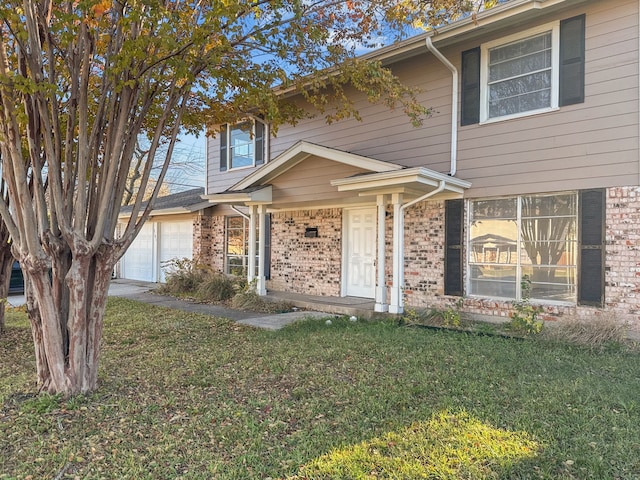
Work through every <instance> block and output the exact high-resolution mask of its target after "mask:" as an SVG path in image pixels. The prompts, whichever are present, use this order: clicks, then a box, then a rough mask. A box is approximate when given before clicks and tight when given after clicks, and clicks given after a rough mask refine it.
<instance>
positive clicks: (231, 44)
mask: <svg viewBox="0 0 640 480" xmlns="http://www.w3.org/2000/svg"><path fill="white" fill-rule="evenodd" d="M469 7H470V2H468V1H466V0H441V1H428V2H414V1H398V0H378V1H364V0H347V1H332V0H314V1H307V0H272V1H268V0H252V1H244V0H242V1H241V0H224V1H221V0H205V1H202V2H181V1H177V0H82V1H76V0H73V1H66V0H65V1H63V0H22V1H20V0H7V1H5V2H3V4H2V6H0V156H1V158H2V177H3V179H4V180H5V181H6V184H7V187H8V196H7V197H6V199H5V201H1V202H0V217H1V218H2V221H3V222H4V225H5V227H6V229H7V231H8V233H9V234H10V237H11V241H12V244H13V252H14V254H15V255H16V257H17V258H18V259H19V261H20V263H21V266H22V269H23V271H24V275H25V277H26V279H27V283H28V285H29V289H28V292H27V309H28V313H29V317H30V321H31V327H32V333H33V338H34V345H35V350H36V361H37V373H38V384H39V387H40V389H41V390H43V391H47V392H52V393H62V394H64V395H72V394H76V393H79V392H88V391H91V390H93V389H95V388H96V382H97V376H98V359H99V356H100V339H101V336H102V329H103V316H104V311H105V304H106V299H107V290H108V287H109V282H110V278H111V273H112V270H113V268H114V265H115V263H116V261H117V260H118V258H119V257H120V256H121V255H122V254H123V252H124V251H125V250H126V248H127V247H128V246H129V245H130V244H131V242H132V241H133V239H134V238H135V235H136V234H137V233H138V232H139V230H140V229H141V227H142V224H143V223H144V222H145V220H146V219H147V217H148V215H149V213H150V210H151V208H153V202H154V200H155V198H156V197H157V194H158V191H159V188H160V186H161V185H162V181H163V177H164V175H165V172H166V169H167V165H168V162H169V160H170V158H171V155H172V152H173V149H174V146H175V144H176V137H177V135H178V134H179V133H180V131H181V129H185V130H187V131H194V130H200V129H201V128H202V127H203V126H206V125H213V124H219V123H222V122H227V121H233V120H235V119H238V118H241V117H242V116H243V115H246V113H247V112H251V113H252V114H254V115H260V116H262V117H264V118H265V119H266V120H268V121H269V122H271V123H272V124H274V125H277V124H280V123H282V122H294V121H295V120H296V119H298V118H300V116H301V115H303V112H302V111H300V110H299V109H298V108H296V107H295V106H293V105H290V104H288V103H286V102H285V101H284V100H283V97H282V96H281V95H279V92H281V91H283V90H282V88H285V89H288V90H289V89H295V88H304V91H305V92H306V97H307V99H308V101H309V102H310V103H312V104H315V106H316V107H318V109H319V111H320V112H322V114H324V115H326V116H327V118H333V119H339V118H341V117H344V116H346V115H350V114H353V113H354V112H353V110H352V105H351V104H350V103H349V102H348V99H347V96H346V94H345V91H344V88H343V87H344V86H345V85H352V86H354V87H355V88H356V89H358V90H360V91H363V92H365V93H366V94H367V95H368V97H369V98H370V99H371V100H372V101H385V102H386V103H388V105H389V106H391V107H393V106H399V107H401V108H404V109H405V110H406V111H407V113H408V116H409V117H410V118H411V119H412V120H414V121H418V120H419V119H420V117H421V115H422V114H423V113H424V112H425V109H424V108H423V107H422V106H420V105H418V104H417V103H416V102H415V99H414V97H413V95H412V92H411V91H410V90H408V89H406V88H404V87H403V86H402V85H401V84H400V83H399V82H398V80H397V79H396V78H395V77H394V76H393V75H392V74H391V73H390V72H389V71H388V70H386V69H384V68H383V67H382V66H381V65H379V64H364V63H361V62H358V61H355V60H353V57H354V54H355V52H356V50H357V49H358V48H359V47H361V46H366V45H368V44H371V43H372V42H373V41H374V40H375V39H378V38H379V37H380V35H388V34H389V33H390V32H399V31H403V30H404V29H403V27H405V26H406V25H409V24H412V23H414V24H416V22H418V21H420V22H421V23H422V24H425V23H429V24H438V23H442V22H443V21H444V20H446V19H448V18H450V17H451V16H452V15H453V16H455V15H458V14H460V13H461V12H463V11H465V10H468V8H469ZM319 72H320V74H319ZM277 85H280V86H281V87H282V88H281V89H280V90H279V89H277V88H274V87H275V86H277ZM334 100H337V103H333V104H332V106H330V104H331V102H332V101H334ZM140 139H144V143H145V145H147V146H148V152H147V159H149V160H148V161H147V162H146V164H145V166H144V167H143V168H142V169H141V177H140V183H139V189H140V190H142V191H145V190H146V189H147V185H148V183H149V181H150V177H151V175H150V172H151V169H152V167H153V165H154V163H155V164H156V165H157V163H158V155H159V154H160V153H161V152H162V156H163V160H162V162H161V163H162V168H161V169H160V172H159V173H157V174H154V176H155V177H156V178H155V181H156V187H155V188H154V189H153V193H152V195H151V199H150V201H149V202H148V203H143V202H142V195H138V196H137V197H136V199H135V202H134V204H133V211H132V215H131V220H130V221H129V223H128V224H127V225H126V228H125V229H124V231H123V232H122V234H121V235H120V236H116V234H115V232H116V224H117V218H118V210H119V207H120V205H121V204H122V200H123V196H124V195H125V193H126V188H125V187H126V185H127V177H128V176H129V174H130V171H131V168H132V166H133V165H132V160H133V159H135V153H136V145H137V144H138V142H139V140H140Z"/></svg>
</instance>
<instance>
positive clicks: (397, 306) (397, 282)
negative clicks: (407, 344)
mask: <svg viewBox="0 0 640 480" xmlns="http://www.w3.org/2000/svg"><path fill="white" fill-rule="evenodd" d="M391 202H392V203H393V283H392V286H391V304H390V305H389V313H403V283H404V268H403V267H404V212H403V210H402V194H401V193H394V194H393V195H392V196H391Z"/></svg>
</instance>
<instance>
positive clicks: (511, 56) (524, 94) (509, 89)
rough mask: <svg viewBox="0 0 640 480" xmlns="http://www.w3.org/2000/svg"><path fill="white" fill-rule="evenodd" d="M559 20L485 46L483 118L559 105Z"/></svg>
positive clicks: (519, 113)
mask: <svg viewBox="0 0 640 480" xmlns="http://www.w3.org/2000/svg"><path fill="white" fill-rule="evenodd" d="M558 38H559V23H554V24H553V25H547V26H545V27H543V28H542V29H536V30H529V31H527V32H524V33H522V34H518V35H516V36H511V37H508V38H506V39H500V40H499V41H495V42H491V43H487V44H485V45H483V46H482V58H483V59H484V61H483V62H482V64H481V71H480V76H481V102H480V119H481V121H483V122H484V121H490V120H495V119H507V118H513V117H517V116H522V115H530V114H532V113H540V112H546V111H549V110H552V109H555V108H558V72H559V69H558V62H559V58H560V55H559V46H558Z"/></svg>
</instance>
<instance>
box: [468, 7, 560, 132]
mask: <svg viewBox="0 0 640 480" xmlns="http://www.w3.org/2000/svg"><path fill="white" fill-rule="evenodd" d="M549 31H550V32H551V105H550V106H549V107H544V108H538V109H536V110H528V111H526V112H519V113H514V114H511V115H503V116H500V117H493V118H490V117H489V88H488V82H489V50H490V49H492V48H495V47H499V46H502V45H507V44H508V43H512V42H516V41H518V40H524V39H526V38H528V37H533V36H535V35H538V34H541V33H545V32H549ZM559 98H560V21H559V20H557V21H554V22H551V23H546V24H544V25H540V26H538V27H535V28H531V29H528V30H525V31H523V32H518V33H515V34H513V35H509V36H507V37H501V38H499V39H496V40H492V41H491V42H487V43H483V44H482V45H480V122H479V123H480V125H484V124H487V123H494V122H501V121H504V120H511V119H514V118H521V117H528V116H531V115H539V114H542V113H547V112H553V111H556V110H559V109H560V106H559Z"/></svg>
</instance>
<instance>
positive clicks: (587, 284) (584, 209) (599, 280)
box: [578, 188, 606, 307]
mask: <svg viewBox="0 0 640 480" xmlns="http://www.w3.org/2000/svg"><path fill="white" fill-rule="evenodd" d="M579 197H580V199H579V210H580V243H579V255H580V258H579V281H578V304H580V305H593V306H598V307H601V306H603V305H604V259H605V212H606V191H605V189H603V188H602V189H593V190H582V191H580V194H579Z"/></svg>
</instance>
